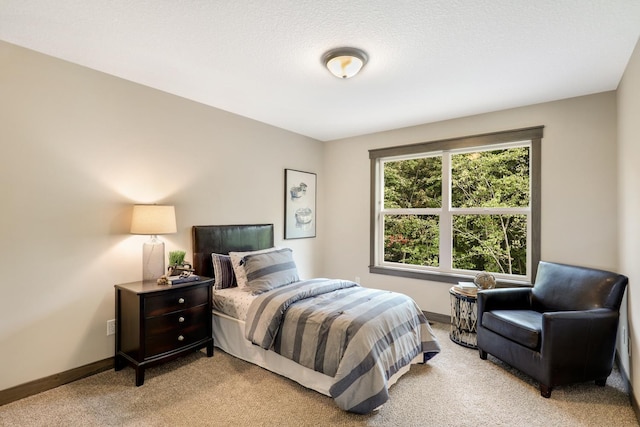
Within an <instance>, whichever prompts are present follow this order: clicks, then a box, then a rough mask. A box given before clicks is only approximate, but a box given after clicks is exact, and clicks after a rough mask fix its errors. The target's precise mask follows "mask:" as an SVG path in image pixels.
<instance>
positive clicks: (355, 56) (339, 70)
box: [322, 47, 369, 79]
mask: <svg viewBox="0 0 640 427" xmlns="http://www.w3.org/2000/svg"><path fill="white" fill-rule="evenodd" d="M367 59H369V58H368V57H367V54H366V53H364V51H362V50H360V49H356V48H355V47H339V48H337V49H332V50H330V51H328V52H327V53H325V54H324V55H323V56H322V61H323V62H324V65H325V66H326V67H327V68H328V69H329V71H331V74H333V75H334V76H336V77H339V78H341V79H348V78H349V77H353V76H355V75H356V74H358V72H360V70H361V69H362V67H364V64H366V63H367Z"/></svg>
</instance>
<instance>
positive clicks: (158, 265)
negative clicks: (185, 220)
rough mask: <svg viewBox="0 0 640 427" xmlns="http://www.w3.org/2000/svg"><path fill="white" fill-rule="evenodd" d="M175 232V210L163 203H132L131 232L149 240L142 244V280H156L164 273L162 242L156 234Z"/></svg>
mask: <svg viewBox="0 0 640 427" xmlns="http://www.w3.org/2000/svg"><path fill="white" fill-rule="evenodd" d="M175 232H177V227H176V210H175V207H173V206H165V205H134V206H133V215H132V216H131V234H146V235H149V236H151V240H149V241H148V242H145V243H144V245H143V246H142V280H144V281H146V280H156V279H158V278H159V277H160V276H162V275H163V274H165V264H164V261H165V259H164V242H163V241H161V240H159V239H158V234H171V233H175Z"/></svg>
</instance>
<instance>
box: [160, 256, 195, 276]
mask: <svg viewBox="0 0 640 427" xmlns="http://www.w3.org/2000/svg"><path fill="white" fill-rule="evenodd" d="M185 255H186V252H185V251H171V252H169V267H168V268H167V276H180V275H182V273H193V272H194V271H195V270H194V269H193V266H192V265H191V263H190V262H187V261H185V260H184V256H185Z"/></svg>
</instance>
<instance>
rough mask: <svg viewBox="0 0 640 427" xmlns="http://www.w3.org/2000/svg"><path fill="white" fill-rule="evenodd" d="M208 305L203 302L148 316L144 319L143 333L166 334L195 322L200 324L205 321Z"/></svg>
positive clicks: (151, 334) (150, 334)
mask: <svg viewBox="0 0 640 427" xmlns="http://www.w3.org/2000/svg"><path fill="white" fill-rule="evenodd" d="M208 307H209V306H208V305H207V304H203V305H199V306H197V307H191V308H189V309H187V310H180V311H175V312H173V313H169V314H165V315H163V316H156V317H149V318H147V319H146V327H145V334H146V335H147V336H154V335H160V334H166V333H167V332H172V331H179V330H181V329H184V328H188V327H190V326H192V325H195V324H202V323H203V322H205V321H206V318H207V312H208V310H207V309H208ZM209 316H210V314H209Z"/></svg>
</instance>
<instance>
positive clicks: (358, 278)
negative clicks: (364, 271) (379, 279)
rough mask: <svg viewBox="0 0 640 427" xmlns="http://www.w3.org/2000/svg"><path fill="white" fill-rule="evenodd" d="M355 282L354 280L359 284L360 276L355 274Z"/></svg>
mask: <svg viewBox="0 0 640 427" xmlns="http://www.w3.org/2000/svg"><path fill="white" fill-rule="evenodd" d="M355 282H356V283H358V284H360V276H356V280H355Z"/></svg>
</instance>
